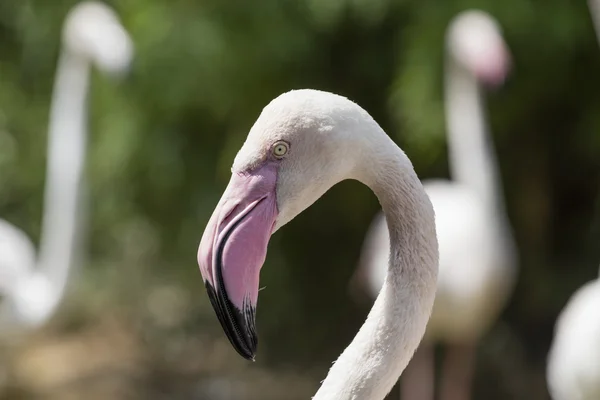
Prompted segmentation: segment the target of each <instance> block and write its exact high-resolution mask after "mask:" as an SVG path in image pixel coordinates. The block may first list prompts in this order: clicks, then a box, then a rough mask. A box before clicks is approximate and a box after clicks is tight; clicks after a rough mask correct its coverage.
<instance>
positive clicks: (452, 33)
mask: <svg viewBox="0 0 600 400" xmlns="http://www.w3.org/2000/svg"><path fill="white" fill-rule="evenodd" d="M509 68H510V55H509V51H508V49H507V46H506V44H505V42H504V40H503V37H502V32H501V28H500V26H499V24H498V23H497V22H496V20H495V19H494V18H493V17H492V16H490V15H489V14H487V13H485V12H483V11H479V10H468V11H464V12H462V13H460V14H459V15H457V16H456V17H455V18H454V19H453V21H452V22H451V23H450V25H449V27H448V30H447V32H446V66H445V70H446V72H445V107H446V123H447V130H448V148H449V167H450V175H451V177H452V180H451V181H448V180H441V179H440V180H438V179H435V180H429V181H428V182H425V183H424V185H425V190H426V191H427V193H428V195H429V197H430V199H431V201H432V203H433V206H434V209H435V213H436V228H437V234H438V240H439V244H440V272H439V277H438V290H437V296H436V302H435V305H434V309H433V313H432V317H431V320H430V321H429V324H428V327H427V333H426V335H425V338H424V343H423V344H422V345H421V347H420V349H419V350H418V351H417V354H416V355H415V358H414V359H413V361H412V362H411V364H410V365H409V367H408V369H407V371H406V373H405V374H404V376H403V378H402V382H401V392H402V398H403V399H408V400H430V399H432V398H433V397H434V356H433V344H434V343H436V342H442V343H446V344H448V345H449V346H448V348H447V352H446V358H445V363H444V367H443V369H442V381H441V387H440V397H441V398H442V399H444V400H450V399H468V398H469V397H470V386H471V381H472V374H473V369H474V362H475V355H476V345H477V342H478V340H479V339H480V338H481V337H482V336H483V335H484V334H485V333H486V332H487V330H488V329H489V328H490V326H491V325H492V324H493V323H494V322H495V320H496V319H497V318H498V316H499V314H500V313H501V311H502V310H503V308H504V306H505V304H506V303H507V300H508V299H509V297H510V295H511V293H512V290H513V287H514V284H515V279H516V271H517V263H516V252H515V245H514V242H513V238H512V237H511V233H510V227H509V225H508V221H507V218H506V216H505V209H504V202H503V200H502V189H501V184H500V181H499V178H498V172H497V166H496V159H495V155H494V151H493V149H492V146H491V144H490V143H489V140H490V138H489V137H488V136H489V135H488V132H487V131H488V127H487V123H486V116H485V112H484V108H483V107H484V102H483V99H482V95H481V93H480V87H479V83H480V82H481V83H484V84H487V85H493V86H497V85H499V84H501V83H503V81H504V79H505V77H506V75H507V74H508V71H509ZM388 242H389V236H388V233H387V226H386V221H385V218H384V217H383V216H382V215H381V214H380V215H378V216H376V217H375V219H374V222H373V223H372V225H371V227H370V229H369V232H368V234H367V237H366V240H365V244H364V247H363V254H362V255H361V261H360V265H359V267H358V270H357V272H356V273H355V276H354V277H353V286H355V285H356V284H363V285H364V284H365V283H366V284H368V290H369V291H370V293H371V294H372V295H376V294H377V293H378V292H379V290H380V288H381V286H382V284H383V282H384V279H385V271H386V267H387V259H388V258H389V253H388V251H387V246H388ZM364 281H366V282H364Z"/></svg>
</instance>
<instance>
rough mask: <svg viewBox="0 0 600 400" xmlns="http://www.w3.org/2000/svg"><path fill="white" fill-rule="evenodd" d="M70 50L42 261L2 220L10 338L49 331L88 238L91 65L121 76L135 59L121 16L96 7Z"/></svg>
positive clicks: (3, 310) (76, 20)
mask: <svg viewBox="0 0 600 400" xmlns="http://www.w3.org/2000/svg"><path fill="white" fill-rule="evenodd" d="M62 42H63V46H62V49H61V54H60V57H59V63H58V68H57V73H56V81H55V84H54V91H53V95H52V105H51V110H50V121H49V129H48V154H47V168H46V182H45V192H44V213H43V221H42V232H41V237H40V251H39V256H36V253H35V247H34V245H33V243H32V242H31V240H30V239H29V238H28V237H27V235H26V234H25V233H24V232H22V231H21V230H20V229H19V228H17V227H15V226H13V225H11V224H9V223H8V222H6V221H4V220H0V291H1V293H2V295H3V296H4V300H3V303H2V305H1V306H0V332H2V333H3V334H13V333H17V332H23V331H28V330H32V329H35V328H37V327H39V326H41V325H43V324H44V323H45V322H46V321H47V320H48V319H49V318H50V317H51V316H52V315H53V313H54V311H55V310H56V308H57V306H58V305H59V303H60V300H61V299H62V297H63V293H64V291H65V286H66V284H67V280H68V276H69V271H70V268H71V266H72V264H73V262H74V260H75V259H76V258H77V247H78V244H79V243H78V236H79V235H80V233H81V232H80V229H79V228H80V227H79V217H80V209H79V207H80V203H81V202H80V196H81V193H80V192H81V185H82V181H83V175H84V164H85V153H86V110H85V107H86V97H87V91H88V80H89V64H90V63H94V64H95V65H96V66H97V67H98V68H100V69H101V70H102V71H104V72H107V73H119V72H122V71H124V70H125V69H126V68H127V67H128V65H129V63H130V61H131V58H132V55H133V44H132V42H131V39H130V37H129V35H128V34H127V32H126V31H125V29H124V28H123V27H122V26H121V24H120V22H119V19H118V17H117V15H116V14H115V12H114V11H113V10H112V9H111V8H109V7H108V6H106V5H104V4H103V3H99V2H94V1H86V2H82V3H79V4H77V5H76V6H75V7H74V8H73V9H72V10H71V11H70V12H69V14H68V16H67V18H66V20H65V24H64V26H63V35H62Z"/></svg>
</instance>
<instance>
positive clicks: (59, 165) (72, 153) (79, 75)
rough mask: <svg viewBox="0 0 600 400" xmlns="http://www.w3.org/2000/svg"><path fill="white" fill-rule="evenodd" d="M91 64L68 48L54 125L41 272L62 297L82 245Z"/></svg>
mask: <svg viewBox="0 0 600 400" xmlns="http://www.w3.org/2000/svg"><path fill="white" fill-rule="evenodd" d="M88 80H89V63H88V61H87V60H85V59H83V58H81V57H77V56H75V55H73V54H71V53H69V52H68V51H63V52H62V53H61V55H60V58H59V63H58V68H57V73H56V80H55V85H54V91H53V94H52V105H51V109H50V121H49V129H48V153H47V161H46V162H47V168H46V182H45V191H44V214H43V220H42V231H41V238H40V253H39V259H38V265H39V269H38V272H39V273H40V274H42V275H43V276H44V277H45V278H46V279H47V280H48V281H49V282H48V283H49V284H50V285H51V286H52V287H53V289H54V290H55V293H56V297H57V301H58V300H59V298H60V297H61V295H62V293H63V291H64V288H65V285H66V281H67V278H68V274H69V269H70V268H71V266H72V264H73V260H74V257H75V253H76V248H77V246H78V229H77V228H78V215H79V210H78V208H79V206H80V196H81V193H80V191H81V185H82V179H83V174H84V167H85V163H84V160H85V152H86V135H85V133H86V117H87V115H86V100H87V98H86V97H87V90H88V85H89V82H88Z"/></svg>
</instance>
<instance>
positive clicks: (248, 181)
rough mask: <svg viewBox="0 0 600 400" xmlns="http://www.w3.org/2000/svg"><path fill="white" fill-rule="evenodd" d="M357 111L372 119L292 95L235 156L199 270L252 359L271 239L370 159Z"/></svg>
mask: <svg viewBox="0 0 600 400" xmlns="http://www.w3.org/2000/svg"><path fill="white" fill-rule="evenodd" d="M357 110H360V111H359V112H362V113H364V114H366V112H365V111H364V110H362V109H361V108H360V107H358V106H357V105H356V104H354V103H352V102H351V101H349V100H347V99H346V98H344V97H341V96H337V95H333V94H330V93H326V92H320V91H315V90H296V91H292V92H288V93H285V94H283V95H281V96H279V97H277V98H276V99H274V100H273V101H272V102H271V103H270V104H268V105H267V106H266V107H265V108H264V109H263V111H262V113H261V115H260V116H259V118H258V119H257V121H256V123H255V124H254V126H253V127H252V128H251V130H250V132H249V134H248V137H247V139H246V142H245V143H244V145H243V146H242V148H241V149H240V151H239V152H238V154H237V156H236V157H235V160H234V163H233V167H232V170H231V172H232V175H231V180H230V181H229V185H228V186H227V188H226V189H225V192H224V193H223V195H222V197H221V200H220V201H219V203H218V204H217V206H216V208H215V210H214V212H213V214H212V216H211V218H210V220H209V222H208V225H207V227H206V229H205V231H204V234H203V236H202V239H201V241H200V245H199V248H198V264H199V266H200V271H201V273H202V277H203V280H204V284H205V286H206V290H207V292H208V296H209V298H210V301H211V303H212V306H213V308H214V309H215V311H216V314H217V316H218V318H219V321H220V322H221V325H222V327H223V329H224V331H225V333H226V334H227V337H228V338H229V340H230V341H231V343H232V345H233V347H234V348H235V349H236V350H237V352H238V353H239V354H240V355H242V356H243V357H244V358H246V359H249V360H253V359H254V355H255V352H256V348H257V342H258V341H257V335H256V328H255V314H256V304H257V300H258V289H259V273H260V269H261V267H262V265H263V262H264V261H265V258H266V253H267V245H268V242H269V239H270V237H271V234H273V233H274V232H275V231H276V230H277V229H279V228H280V227H281V226H283V225H284V224H286V223H287V222H289V221H290V220H291V219H292V218H294V217H295V216H296V215H297V214H299V213H300V212H302V210H304V209H305V208H307V207H308V206H310V205H311V204H312V203H313V202H315V201H316V200H317V199H318V198H319V197H320V196H322V195H323V194H324V193H325V192H326V191H327V190H328V189H329V188H330V187H331V186H333V185H334V184H335V183H337V182H339V181H341V180H343V179H345V178H349V177H352V176H353V174H354V172H353V170H356V167H355V166H356V163H357V161H356V160H357V159H359V158H360V157H361V156H362V154H360V152H358V151H357V149H359V148H360V147H361V145H360V143H356V140H366V139H365V137H364V136H363V137H362V138H361V137H360V135H356V134H354V135H350V132H351V130H352V129H353V128H352V126H353V125H356V124H358V123H357V121H356V120H357V118H356V114H357ZM367 115H368V114H367ZM370 123H373V124H374V123H375V122H374V121H372V119H371V120H370ZM362 130H365V127H364V126H363V127H362ZM356 137H358V139H354V138H356ZM353 139H354V140H353ZM362 147H363V148H364V146H362Z"/></svg>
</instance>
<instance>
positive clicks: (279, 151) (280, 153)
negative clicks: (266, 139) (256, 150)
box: [272, 140, 290, 158]
mask: <svg viewBox="0 0 600 400" xmlns="http://www.w3.org/2000/svg"><path fill="white" fill-rule="evenodd" d="M289 149H290V145H289V144H287V143H286V142H284V141H281V140H280V141H279V142H276V143H275V145H274V146H273V150H272V152H273V155H274V156H275V158H283V157H284V156H285V155H286V154H287V152H288V151H289Z"/></svg>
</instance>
